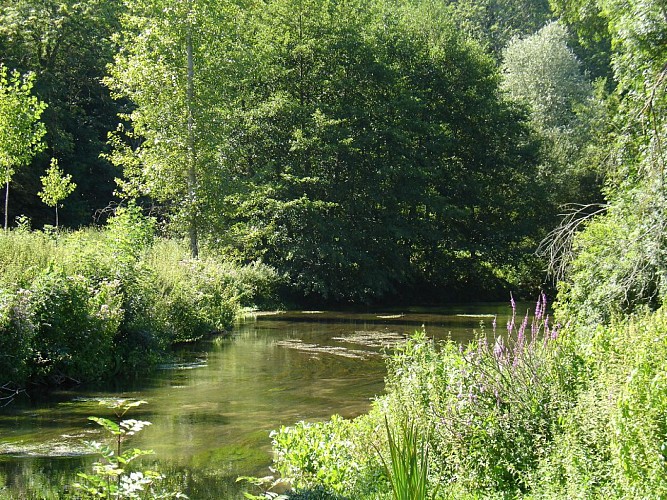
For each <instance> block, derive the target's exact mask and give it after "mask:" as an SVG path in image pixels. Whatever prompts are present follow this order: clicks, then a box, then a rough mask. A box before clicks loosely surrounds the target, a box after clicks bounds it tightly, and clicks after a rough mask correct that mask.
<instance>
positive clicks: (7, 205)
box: [5, 180, 9, 231]
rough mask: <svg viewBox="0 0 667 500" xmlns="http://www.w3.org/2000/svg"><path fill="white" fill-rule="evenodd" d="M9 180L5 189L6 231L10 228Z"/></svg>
mask: <svg viewBox="0 0 667 500" xmlns="http://www.w3.org/2000/svg"><path fill="white" fill-rule="evenodd" d="M8 222H9V180H7V186H6V188H5V231H7V228H8V226H9V224H8Z"/></svg>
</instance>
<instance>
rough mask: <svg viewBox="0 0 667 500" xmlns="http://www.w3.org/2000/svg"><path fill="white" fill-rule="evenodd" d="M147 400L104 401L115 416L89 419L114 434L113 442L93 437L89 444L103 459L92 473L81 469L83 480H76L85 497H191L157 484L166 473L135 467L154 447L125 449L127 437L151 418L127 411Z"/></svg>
mask: <svg viewBox="0 0 667 500" xmlns="http://www.w3.org/2000/svg"><path fill="white" fill-rule="evenodd" d="M145 403H146V401H132V402H128V401H127V400H123V399H119V400H115V401H101V402H100V404H101V405H105V406H107V407H108V408H111V409H112V410H113V411H114V414H115V419H114V420H111V419H108V418H103V417H89V420H92V421H93V422H95V423H97V424H98V425H100V426H101V427H102V428H103V429H104V430H105V431H106V432H107V433H108V434H109V435H110V437H111V439H112V444H104V443H102V442H99V441H90V442H88V443H87V444H88V446H89V447H90V449H91V451H93V452H94V453H95V454H98V455H100V460H99V461H97V462H95V463H94V464H93V472H92V474H87V473H83V472H80V473H79V474H78V476H79V478H80V479H81V481H80V482H77V483H74V484H73V486H74V488H75V489H76V490H77V491H78V493H79V495H80V496H81V498H109V499H111V498H123V499H124V498H127V499H131V498H132V499H133V498H136V499H139V498H146V499H148V498H150V499H157V498H187V497H186V496H185V495H183V494H182V493H180V492H167V491H164V490H161V489H158V488H157V486H158V484H159V482H160V480H162V479H164V476H163V475H161V474H159V473H158V472H156V471H154V470H151V469H148V470H143V471H133V470H132V469H133V468H134V467H133V465H131V464H132V463H133V462H134V461H135V460H137V459H139V458H141V457H143V456H145V455H152V454H153V452H152V451H150V450H141V449H138V448H132V449H126V450H123V444H124V443H125V441H126V440H127V438H129V437H131V436H133V435H134V434H136V433H138V432H140V431H141V430H142V429H143V428H144V427H146V426H147V425H151V423H150V422H146V421H144V420H135V419H124V418H123V417H124V416H125V414H126V413H127V412H128V411H129V410H130V409H132V408H136V407H137V406H140V405H142V404H145Z"/></svg>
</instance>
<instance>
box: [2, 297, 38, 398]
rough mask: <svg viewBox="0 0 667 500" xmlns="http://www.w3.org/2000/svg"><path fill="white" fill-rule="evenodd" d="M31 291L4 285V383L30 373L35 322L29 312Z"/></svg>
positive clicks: (20, 379)
mask: <svg viewBox="0 0 667 500" xmlns="http://www.w3.org/2000/svg"><path fill="white" fill-rule="evenodd" d="M28 301H29V293H28V292H27V291H26V290H20V291H18V292H13V291H9V290H7V289H4V288H0V373H1V374H2V375H1V376H0V386H5V385H6V384H10V383H17V382H18V383H20V382H21V381H23V380H26V379H27V378H28V376H29V375H30V370H31V366H30V359H31V357H32V346H33V339H34V336H35V325H34V324H33V323H32V318H31V316H30V314H29V313H28V311H29V307H28Z"/></svg>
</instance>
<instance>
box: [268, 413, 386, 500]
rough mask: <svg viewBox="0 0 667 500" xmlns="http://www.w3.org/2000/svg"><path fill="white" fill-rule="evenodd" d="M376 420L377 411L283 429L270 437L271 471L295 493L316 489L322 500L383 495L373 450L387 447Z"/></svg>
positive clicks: (379, 419) (382, 479)
mask: <svg viewBox="0 0 667 500" xmlns="http://www.w3.org/2000/svg"><path fill="white" fill-rule="evenodd" d="M381 422H382V416H381V413H380V412H378V411H376V410H373V411H371V412H370V413H369V414H368V415H362V416H360V417H358V418H356V419H353V420H347V419H344V418H342V417H340V416H338V415H334V416H333V417H332V418H331V419H330V420H328V421H325V422H316V423H306V422H299V423H297V424H296V425H294V426H291V427H282V428H281V429H280V430H278V431H275V432H273V433H272V437H273V449H274V467H275V468H276V470H277V471H278V472H279V473H280V475H281V477H282V478H283V479H285V480H287V481H289V482H290V483H291V484H292V486H293V487H294V488H295V489H296V490H297V491H309V492H310V491H317V492H318V494H321V495H323V496H322V498H339V497H349V498H367V497H370V496H372V495H373V494H375V493H378V492H388V491H389V483H388V481H387V477H386V474H385V471H384V469H383V467H382V462H381V460H380V458H379V456H378V455H377V454H376V453H375V452H374V450H375V449H377V448H386V435H384V433H383V432H382V429H383V427H382V425H383V424H382V423H381ZM325 494H328V495H330V497H327V496H324V495H325ZM316 498H319V497H316Z"/></svg>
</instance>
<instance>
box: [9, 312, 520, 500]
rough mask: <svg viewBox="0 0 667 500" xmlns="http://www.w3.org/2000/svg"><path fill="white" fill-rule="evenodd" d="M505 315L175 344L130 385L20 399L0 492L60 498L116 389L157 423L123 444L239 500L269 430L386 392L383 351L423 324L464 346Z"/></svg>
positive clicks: (278, 321)
mask: <svg viewBox="0 0 667 500" xmlns="http://www.w3.org/2000/svg"><path fill="white" fill-rule="evenodd" d="M508 312H509V311H508V307H507V305H505V304H501V305H496V304H485V305H476V306H470V305H468V306H461V307H453V308H449V309H447V310H441V311H434V310H428V309H423V310H406V311H388V312H387V311H381V312H367V313H363V314H361V313H330V312H321V311H304V312H290V313H279V314H274V315H258V316H257V317H254V318H250V319H248V320H246V321H245V322H243V323H242V324H240V325H239V326H238V327H237V329H236V330H235V332H234V335H233V337H232V338H230V339H211V340H207V341H203V342H200V343H198V344H196V345H194V346H189V347H188V348H187V349H183V350H182V351H180V352H179V353H178V359H177V361H176V362H174V363H172V364H168V365H165V366H162V367H160V368H161V369H159V370H156V371H155V372H153V373H152V374H151V375H150V376H149V377H147V378H146V379H145V380H142V382H141V384H140V385H136V384H135V385H136V386H135V387H132V386H126V387H121V388H120V389H115V390H110V389H105V390H94V389H85V388H77V389H76V390H72V391H59V392H57V393H55V394H52V395H50V396H49V398H48V399H44V400H36V399H31V400H27V401H19V402H17V403H15V404H14V405H13V406H11V407H9V408H5V409H3V410H2V413H0V495H2V494H3V493H4V495H5V497H10V498H11V497H12V493H11V492H12V491H13V492H14V493H13V495H14V496H13V497H14V498H29V496H28V492H32V494H33V495H34V497H36V498H49V497H50V496H49V495H50V494H49V493H47V492H48V491H52V492H53V493H52V496H51V498H58V495H59V491H62V490H59V489H58V488H59V487H60V486H59V485H62V484H66V483H68V482H71V481H72V479H68V478H69V477H72V474H74V472H73V471H76V470H81V469H82V468H85V467H87V466H88V465H89V464H90V463H91V458H90V457H88V456H85V455H84V453H85V449H84V447H83V446H82V442H83V441H84V440H86V439H89V440H90V439H101V438H102V437H103V436H102V435H101V434H100V431H99V428H98V426H97V425H96V424H94V423H92V422H89V421H88V420H87V417H88V416H90V415H101V416H110V415H109V413H108V410H106V409H105V408H104V407H101V406H100V405H99V400H100V398H110V397H113V398H119V397H122V398H137V399H144V400H147V401H148V403H149V404H147V405H144V406H141V407H139V408H137V409H136V410H135V411H134V412H133V413H131V414H130V415H129V416H130V418H138V419H142V420H149V421H151V422H152V423H153V425H151V426H149V427H147V428H146V429H145V430H143V431H142V432H141V433H140V434H138V435H137V436H135V437H133V438H132V441H131V445H132V446H134V447H138V448H146V449H152V450H154V451H155V453H156V455H155V456H156V459H157V460H158V462H159V463H158V468H159V469H160V470H161V471H162V472H166V473H168V474H169V476H170V479H171V481H173V482H174V483H178V484H179V487H180V488H182V490H183V491H184V493H186V494H188V495H189V496H190V498H193V499H196V498H242V495H241V493H240V490H239V489H238V488H239V487H238V486H237V485H236V484H235V479H236V477H238V476H240V475H258V476H264V475H267V474H269V470H268V466H269V464H270V461H271V456H270V438H269V432H270V431H271V430H273V429H276V428H278V427H280V426H281V425H290V424H293V423H295V422H297V421H299V420H318V419H326V418H328V417H329V416H331V415H332V414H334V413H337V414H340V415H342V416H344V417H348V418H352V417H355V416H357V415H359V414H361V413H363V412H366V411H367V410H368V408H369V405H370V401H371V399H372V398H373V397H374V396H376V395H379V394H381V393H382V391H383V385H384V383H383V379H384V374H385V371H384V358H383V356H384V355H385V353H386V352H387V351H388V350H390V349H391V347H392V346H393V345H395V344H396V343H397V342H402V341H404V339H405V338H407V336H409V335H410V334H411V333H413V332H414V331H415V330H420V329H421V327H422V325H424V326H425V328H426V331H427V334H428V335H429V336H431V337H434V338H439V339H441V338H446V337H447V336H451V338H453V339H455V340H458V341H461V342H465V341H466V340H467V339H470V338H471V336H472V335H473V330H475V329H479V325H480V321H484V323H485V325H486V327H487V328H489V329H490V328H491V326H490V325H491V322H492V319H493V317H494V316H495V315H496V314H497V315H499V319H498V324H499V325H502V324H503V321H504V319H501V318H504V317H505V316H506V315H507V314H508ZM49 488H50V489H49ZM60 488H61V487H60Z"/></svg>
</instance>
